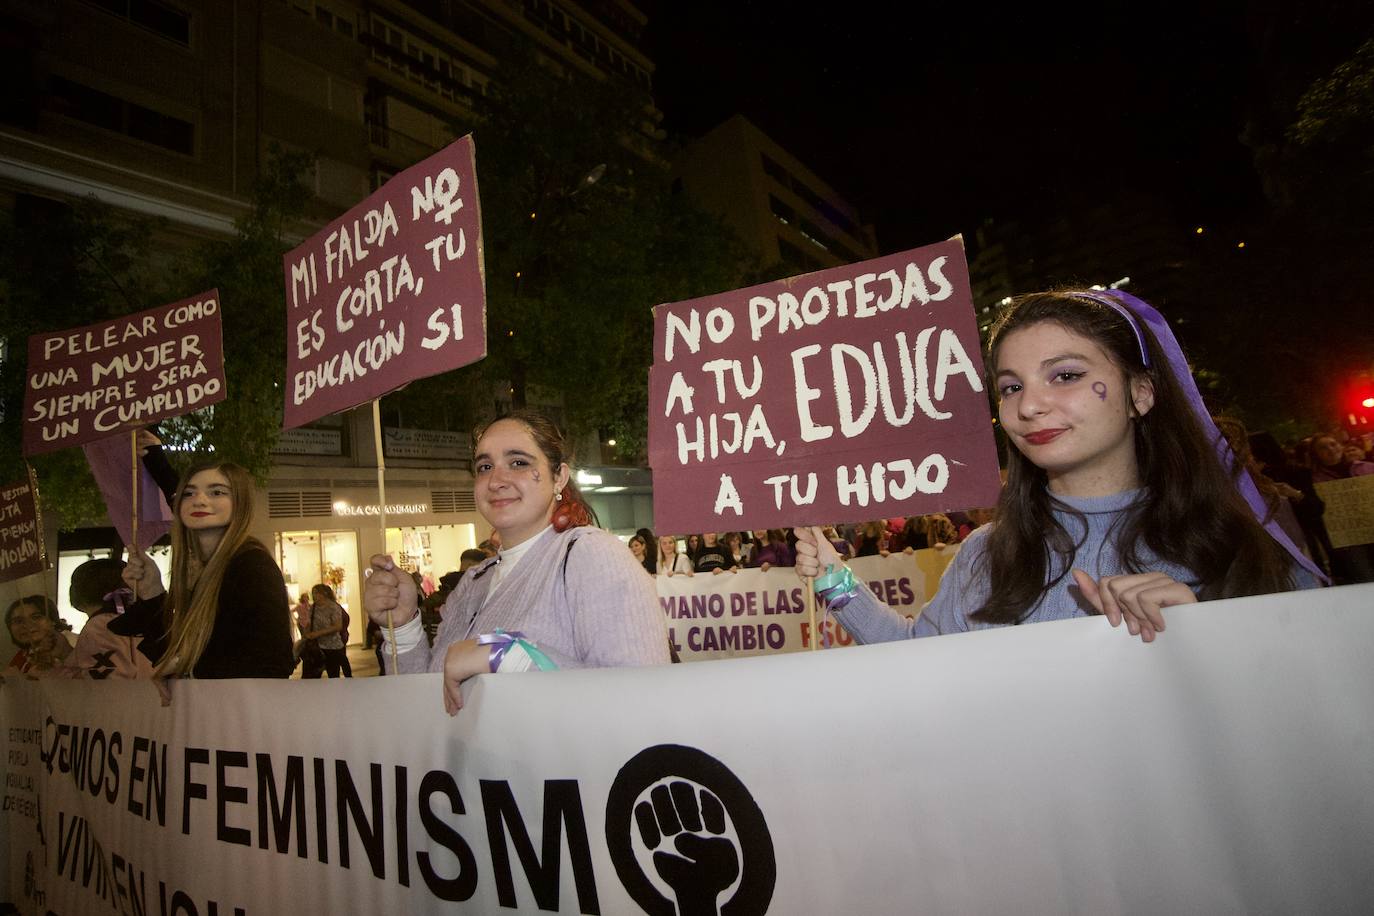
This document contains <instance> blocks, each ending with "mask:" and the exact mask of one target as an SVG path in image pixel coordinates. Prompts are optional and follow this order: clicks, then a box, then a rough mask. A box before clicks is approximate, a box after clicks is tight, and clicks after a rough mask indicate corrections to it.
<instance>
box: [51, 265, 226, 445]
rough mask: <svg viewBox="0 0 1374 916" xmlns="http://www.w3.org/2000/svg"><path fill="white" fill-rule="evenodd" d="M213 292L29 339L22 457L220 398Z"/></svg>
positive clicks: (221, 379)
mask: <svg viewBox="0 0 1374 916" xmlns="http://www.w3.org/2000/svg"><path fill="white" fill-rule="evenodd" d="M219 309H220V306H219V291H218V290H213V289H212V290H208V291H206V292H203V293H200V294H198V295H195V296H191V297H190V298H189V299H182V300H180V301H178V302H173V303H171V304H170V305H162V306H158V307H157V308H154V309H148V310H147V311H145V312H138V313H137V314H134V315H125V316H123V317H122V318H114V319H111V320H109V321H101V322H97V323H95V324H88V325H86V326H85V327H80V328H71V329H68V330H65V331H55V332H49V333H45V334H35V335H33V336H32V337H30V338H29V363H28V375H27V383H26V385H25V386H24V454H26V455H35V454H38V453H40V452H51V451H55V450H57V449H60V448H67V447H68V446H72V445H81V444H82V443H85V442H94V441H96V440H97V439H105V438H108V437H109V436H112V435H114V434H115V433H117V432H120V431H121V430H126V429H137V428H140V427H143V426H147V425H149V424H150V423H156V422H157V421H158V420H165V419H166V418H167V417H175V416H180V415H181V414H185V413H190V412H191V411H193V410H199V409H200V408H202V407H208V406H210V405H211V404H215V403H218V402H219V401H222V400H224V393H225V392H224V343H223V339H222V335H221V332H220V318H219Z"/></svg>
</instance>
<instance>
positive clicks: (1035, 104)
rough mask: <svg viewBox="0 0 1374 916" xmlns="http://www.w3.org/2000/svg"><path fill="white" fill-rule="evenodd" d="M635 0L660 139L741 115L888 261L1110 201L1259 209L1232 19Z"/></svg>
mask: <svg viewBox="0 0 1374 916" xmlns="http://www.w3.org/2000/svg"><path fill="white" fill-rule="evenodd" d="M1203 5H1204V6H1206V5H1207V4H1203ZM643 6H644V8H645V11H646V12H647V13H648V15H649V16H650V25H649V34H648V37H647V42H648V51H649V54H650V56H651V57H652V58H653V60H654V61H655V62H656V64H657V66H658V70H657V73H656V74H655V78H654V79H655V96H656V98H657V101H658V104H659V107H660V108H661V109H662V110H663V111H664V113H665V120H664V125H663V126H664V127H665V129H667V130H668V132H669V133H670V135H672V136H674V137H678V138H683V137H691V136H696V135H700V134H701V133H704V132H705V131H707V130H709V129H710V128H711V127H713V126H715V125H716V124H717V123H719V122H720V121H722V120H724V119H725V118H727V117H729V116H730V115H731V114H733V113H734V112H736V111H738V112H740V113H742V114H744V115H745V116H746V117H747V118H748V119H749V120H751V121H752V122H754V123H755V124H756V125H758V126H759V127H760V128H762V129H763V130H764V132H765V133H767V134H769V135H770V136H771V137H773V139H775V140H776V141H778V142H779V143H781V144H782V145H783V146H784V147H786V148H787V149H789V150H790V151H791V152H792V153H793V154H794V155H796V156H797V157H798V158H799V159H801V160H802V161H803V162H805V163H806V164H807V165H809V166H810V167H811V168H812V170H813V171H815V172H816V173H818V174H819V175H820V176H821V177H822V178H824V179H825V180H826V181H828V182H829V183H830V184H831V185H832V186H834V187H835V188H836V189H837V190H838V191H839V192H840V193H841V194H843V195H845V196H846V197H847V198H848V199H849V200H850V201H851V202H852V203H854V204H855V205H857V206H858V207H859V209H860V212H861V215H862V216H863V218H864V220H865V221H868V222H872V223H874V224H875V226H876V229H877V233H878V244H879V247H880V248H881V249H882V250H883V251H886V252H891V251H898V250H902V249H904V248H908V247H913V246H916V245H921V244H926V243H930V242H933V241H936V240H938V239H942V238H945V237H947V236H949V235H951V234H953V233H955V232H964V233H966V234H971V233H972V231H973V230H974V229H975V228H976V227H977V226H978V225H979V224H980V223H981V222H982V221H983V219H985V218H994V219H1003V218H1015V217H1024V216H1026V215H1027V214H1034V213H1036V212H1043V211H1047V210H1051V209H1054V208H1060V207H1078V206H1082V205H1084V204H1085V203H1091V202H1092V201H1093V200H1101V199H1110V198H1111V197H1112V196H1113V195H1116V194H1118V193H1120V192H1123V191H1137V192H1144V193H1147V194H1150V195H1154V196H1160V197H1163V198H1165V199H1167V200H1168V201H1169V202H1170V203H1171V204H1172V205H1173V209H1174V211H1175V213H1176V215H1177V216H1178V218H1180V219H1181V220H1183V221H1185V222H1193V221H1196V222H1199V223H1204V222H1209V221H1212V220H1214V219H1218V218H1219V219H1222V220H1223V221H1229V220H1231V219H1234V218H1239V216H1240V214H1243V213H1244V212H1245V211H1246V210H1247V209H1250V208H1253V207H1255V206H1256V205H1258V204H1259V202H1260V201H1261V194H1260V185H1259V182H1258V179H1257V178H1256V176H1255V170H1254V168H1253V165H1252V163H1251V156H1250V151H1249V150H1248V149H1247V148H1246V147H1245V146H1244V145H1243V144H1242V143H1241V141H1240V134H1241V131H1242V130H1243V128H1244V124H1245V116H1246V110H1247V108H1246V106H1247V103H1249V102H1250V101H1252V100H1253V98H1254V93H1255V89H1254V84H1253V81H1252V78H1251V75H1252V73H1253V71H1254V64H1253V62H1252V61H1253V60H1254V51H1253V47H1252V42H1251V40H1250V39H1249V37H1248V35H1247V27H1246V19H1245V17H1244V16H1243V15H1240V14H1238V13H1235V12H1229V13H1219V12H1207V11H1205V10H1203V11H1199V10H1198V9H1197V7H1196V5H1189V7H1188V8H1187V10H1186V12H1185V10H1184V8H1182V7H1180V8H1179V9H1178V10H1177V11H1176V12H1170V11H1168V10H1167V9H1165V8H1163V7H1162V6H1161V5H1159V4H1152V5H1148V6H1147V5H1139V4H1136V5H1134V6H1135V7H1136V9H1135V12H1134V14H1133V16H1131V17H1127V16H1126V15H1125V14H1123V13H1112V12H1110V11H1109V10H1107V8H1106V6H1105V5H1102V6H1098V7H1096V8H1095V10H1096V11H1095V12H1094V13H1093V14H1090V15H1089V14H1074V13H1070V12H1066V11H1062V10H1061V11H1055V10H1050V9H1047V7H1048V6H1051V5H1048V4H1036V5H1030V4H1026V5H1023V6H1022V7H1021V8H1020V9H1021V11H1020V12H1014V11H1002V10H999V9H996V8H989V7H988V6H986V5H983V4H939V5H936V4H926V3H919V4H909V5H907V6H908V8H906V9H905V11H902V12H893V6H894V4H886V3H885V4H877V3H867V2H846V3H839V4H832V5H831V6H830V7H829V9H831V10H832V12H828V13H826V14H824V15H820V14H817V15H815V16H810V15H808V14H806V13H805V12H803V11H802V9H801V6H800V5H798V4H781V3H755V2H740V3H696V2H693V3H683V2H659V3H654V2H646V3H644V4H643ZM1227 6H1231V4H1227ZM1147 16H1148V17H1149V18H1145V17H1147Z"/></svg>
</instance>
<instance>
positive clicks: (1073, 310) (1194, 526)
mask: <svg viewBox="0 0 1374 916" xmlns="http://www.w3.org/2000/svg"><path fill="white" fill-rule="evenodd" d="M1041 322H1053V323H1055V324H1058V325H1060V326H1061V327H1063V328H1064V329H1065V330H1068V331H1071V332H1072V333H1074V334H1078V335H1080V336H1082V337H1086V338H1087V339H1089V340H1091V341H1093V342H1094V343H1096V344H1097V345H1098V346H1099V347H1101V348H1102V350H1103V352H1104V353H1106V355H1107V357H1108V358H1109V359H1110V360H1111V361H1112V362H1113V363H1114V364H1115V365H1116V366H1117V367H1118V368H1119V369H1121V371H1122V372H1123V373H1125V375H1126V377H1127V379H1128V380H1130V381H1137V380H1140V379H1145V380H1148V381H1149V382H1150V384H1151V385H1153V386H1154V406H1153V407H1152V408H1151V409H1150V410H1149V411H1148V412H1147V413H1145V414H1144V415H1143V416H1138V417H1136V418H1135V419H1134V421H1133V423H1134V429H1135V451H1136V461H1137V465H1138V467H1139V471H1140V485H1141V486H1142V487H1143V488H1145V489H1146V490H1147V491H1148V495H1147V496H1146V498H1145V499H1143V500H1142V501H1141V502H1140V504H1139V505H1138V506H1136V507H1135V508H1134V509H1132V511H1131V512H1130V514H1129V515H1128V517H1127V518H1126V520H1125V521H1124V523H1123V524H1122V525H1121V526H1120V527H1119V528H1118V529H1117V531H1116V533H1115V540H1116V548H1117V551H1118V554H1119V555H1120V557H1121V559H1122V565H1123V566H1124V568H1125V569H1126V570H1128V571H1129V572H1146V571H1147V568H1146V557H1147V556H1148V555H1149V554H1153V555H1154V556H1157V557H1159V558H1160V559H1161V560H1164V561H1166V562H1169V563H1174V564H1177V565H1179V566H1182V567H1184V568H1186V569H1189V570H1192V572H1193V573H1194V574H1195V575H1196V576H1197V577H1198V579H1199V581H1200V582H1201V583H1202V588H1201V592H1200V597H1202V598H1203V599H1204V600H1207V599H1211V598H1230V597H1235V596H1239V595H1261V594H1268V593H1271V592H1280V591H1287V590H1289V589H1291V588H1292V587H1293V582H1292V574H1291V570H1290V565H1289V561H1288V555H1287V554H1286V553H1285V552H1284V550H1283V548H1282V547H1280V546H1279V545H1278V543H1277V542H1275V541H1274V540H1273V539H1272V538H1271V537H1270V536H1269V535H1268V534H1267V533H1266V532H1265V531H1264V529H1263V528H1261V527H1260V526H1259V523H1258V522H1257V521H1256V520H1255V518H1254V516H1253V515H1252V514H1251V512H1250V510H1249V507H1248V506H1247V505H1246V503H1245V501H1244V500H1243V499H1242V498H1241V496H1240V494H1239V493H1238V492H1237V490H1236V488H1235V486H1234V484H1233V483H1232V481H1231V479H1230V476H1229V475H1228V474H1227V473H1226V471H1225V469H1224V468H1223V467H1222V464H1221V461H1220V460H1219V459H1218V457H1217V452H1216V448H1215V446H1214V444H1213V442H1212V441H1211V438H1210V437H1209V436H1208V435H1207V434H1206V433H1204V431H1203V428H1202V425H1201V424H1200V422H1199V421H1198V419H1197V417H1196V416H1195V415H1194V414H1193V411H1192V409H1191V408H1190V407H1189V404H1188V401H1187V397H1186V395H1185V394H1184V392H1183V390H1182V389H1181V388H1180V387H1179V385H1178V383H1177V382H1176V381H1175V380H1174V377H1173V375H1172V373H1170V371H1169V368H1168V367H1169V363H1168V360H1167V359H1166V357H1165V355H1164V352H1163V350H1162V349H1161V348H1160V346H1159V344H1158V342H1157V341H1156V340H1155V338H1154V335H1153V334H1152V333H1151V332H1150V329H1149V327H1148V326H1146V325H1145V324H1144V323H1143V322H1141V323H1140V333H1141V335H1142V337H1141V340H1142V341H1143V344H1144V346H1145V348H1146V351H1147V352H1148V354H1149V357H1150V360H1149V362H1150V366H1149V367H1148V368H1147V367H1146V366H1145V364H1144V363H1143V361H1142V360H1141V355H1140V346H1141V344H1140V343H1139V342H1137V338H1136V334H1135V331H1134V330H1133V329H1132V327H1131V325H1130V323H1128V322H1127V320H1126V318H1125V317H1124V316H1122V315H1121V314H1119V313H1118V312H1117V311H1116V310H1114V309H1112V308H1111V307H1109V306H1106V305H1103V304H1101V303H1099V302H1094V301H1091V300H1087V299H1082V298H1077V296H1076V295H1075V291H1073V290H1063V291H1058V292H1047V293H1032V294H1031V295H1028V296H1021V297H1019V298H1017V299H1016V300H1015V301H1013V302H1012V303H1011V305H1010V306H1008V307H1007V309H1006V310H1005V311H1004V312H1003V313H1002V314H1001V315H1000V316H999V317H998V319H997V321H996V323H995V324H994V325H993V328H992V331H991V333H990V335H989V342H988V360H987V366H988V373H989V376H990V377H993V378H995V376H996V372H997V353H998V349H999V347H1000V346H1001V344H1002V341H1004V340H1005V339H1006V337H1007V336H1008V335H1009V334H1011V333H1012V332H1014V331H1018V330H1021V329H1023V328H1028V327H1031V326H1032V325H1035V324H1039V323H1041ZM989 388H990V390H996V384H995V383H990V385H989ZM1007 472H1008V473H1007V485H1006V486H1005V487H1004V488H1003V490H1002V495H1001V498H1000V500H999V501H998V504H997V523H996V524H995V525H993V526H992V527H991V530H990V531H989V534H988V540H987V545H986V550H984V551H983V554H982V556H981V557H980V558H979V564H980V575H982V576H983V577H984V578H985V579H986V581H988V582H989V583H991V589H990V592H989V595H988V599H987V601H986V602H985V603H984V605H983V606H982V608H980V609H979V610H978V611H976V612H975V613H973V614H972V615H970V616H971V618H972V619H973V620H976V621H979V622H982V623H1002V624H1007V623H1020V622H1022V621H1023V620H1025V619H1026V617H1027V616H1028V615H1029V613H1030V611H1031V609H1032V608H1033V607H1034V606H1035V604H1036V603H1037V602H1038V601H1039V600H1040V599H1041V598H1042V597H1043V596H1044V595H1045V594H1046V593H1048V592H1049V590H1050V589H1051V588H1053V587H1055V586H1056V585H1058V584H1059V582H1060V581H1062V580H1063V578H1064V577H1065V576H1066V575H1068V574H1069V568H1070V564H1071V562H1072V559H1073V556H1074V554H1075V552H1076V551H1077V549H1078V547H1079V546H1080V545H1079V544H1077V543H1075V542H1074V539H1073V538H1072V537H1071V536H1070V535H1069V532H1068V531H1067V530H1066V529H1065V528H1064V526H1063V525H1062V524H1060V522H1059V521H1058V520H1057V519H1056V518H1055V517H1054V512H1053V511H1052V510H1053V509H1054V508H1058V509H1060V510H1061V511H1063V510H1064V509H1065V508H1066V507H1065V506H1064V504H1063V503H1058V502H1056V501H1055V500H1054V498H1053V495H1052V494H1051V493H1050V492H1049V489H1048V477H1047V475H1046V473H1045V471H1044V470H1043V469H1041V468H1038V467H1036V466H1035V464H1033V463H1032V462H1031V461H1030V460H1029V459H1028V458H1026V457H1025V456H1024V455H1022V454H1021V452H1020V451H1019V450H1018V449H1017V448H1016V447H1015V446H1014V445H1013V444H1012V443H1011V442H1010V441H1008V442H1007ZM1070 514H1075V513H1073V512H1072V510H1070ZM1084 530H1085V531H1086V525H1085V526H1084ZM1051 554H1054V555H1055V556H1056V557H1057V558H1058V560H1059V562H1058V564H1057V566H1058V568H1059V570H1060V571H1059V574H1058V575H1057V576H1055V577H1054V578H1053V579H1051V578H1050V569H1051Z"/></svg>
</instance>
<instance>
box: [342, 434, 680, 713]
mask: <svg viewBox="0 0 1374 916" xmlns="http://www.w3.org/2000/svg"><path fill="white" fill-rule="evenodd" d="M475 439H476V443H475V445H474V447H473V459H472V463H473V477H474V478H475V482H474V486H473V497H474V499H475V501H476V503H477V511H479V512H480V513H481V514H482V517H483V518H484V519H486V520H487V522H489V523H490V524H491V526H492V527H493V528H495V529H496V531H497V532H498V533H499V534H500V536H501V552H500V553H499V554H498V555H497V556H496V557H494V558H492V559H489V560H487V561H486V562H485V563H482V564H481V565H479V566H474V567H473V568H472V569H470V570H469V571H468V574H467V575H465V576H463V578H462V580H461V581H459V583H458V586H457V588H455V589H454V590H453V593H452V594H451V595H449V597H448V601H447V603H446V604H445V606H444V613H443V623H441V624H440V625H439V632H438V634H437V635H436V636H435V639H434V645H433V647H432V648H431V647H430V646H429V644H428V643H427V642H426V640H425V638H424V632H423V630H422V629H421V625H420V618H419V614H418V613H417V600H416V594H415V584H414V582H413V581H412V580H411V578H410V576H408V575H406V573H405V571H404V570H401V569H398V568H397V567H396V566H395V564H394V561H393V560H392V558H391V557H389V556H383V555H378V556H374V557H373V558H372V561H371V570H370V575H369V577H368V580H367V586H366V587H365V588H364V589H363V605H364V607H366V609H367V612H368V615H369V616H370V617H371V618H372V620H374V621H375V622H377V623H378V624H380V625H381V626H382V627H383V632H384V633H385V632H386V631H385V627H386V625H387V617H388V614H390V615H391V617H392V622H393V624H394V626H395V640H396V651H397V654H398V668H399V671H400V672H402V673H409V672H421V671H441V672H443V675H444V681H443V683H444V708H445V709H447V710H448V712H449V713H450V714H453V713H456V712H457V711H458V710H459V709H460V708H461V707H462V705H463V694H462V691H461V685H462V682H463V681H465V680H466V679H467V678H469V677H472V676H473V675H476V674H482V673H487V672H496V671H502V672H506V671H521V670H527V669H529V668H532V667H533V668H539V669H541V670H548V669H551V668H600V667H615V666H629V665H658V664H666V663H667V662H668V630H667V625H666V624H665V622H664V617H663V612H662V610H660V608H659V603H658V595H657V593H656V591H655V588H654V580H653V579H652V578H650V577H649V576H646V575H644V568H643V567H642V566H640V565H639V563H638V562H636V560H635V559H634V557H632V556H631V555H630V553H629V551H628V550H626V549H625V546H624V545H623V544H621V543H620V541H619V540H618V539H617V538H615V537H614V536H613V535H611V534H608V533H606V532H604V531H602V530H600V529H599V528H594V527H591V524H590V519H589V518H587V516H586V512H585V509H583V507H582V506H581V505H580V504H579V500H578V497H577V488H576V486H575V485H574V484H573V483H572V479H571V477H572V474H571V470H570V469H569V467H568V461H569V459H570V458H571V453H570V450H569V448H568V445H567V443H566V441H565V440H564V438H563V435H562V433H560V432H559V430H558V427H557V426H555V425H554V424H553V423H552V422H551V421H550V420H548V418H546V417H544V416H542V415H540V414H538V413H535V412H533V411H527V410H518V411H515V412H513V413H510V414H508V415H506V416H504V417H502V418H500V419H498V420H495V421H494V422H492V423H490V424H488V425H487V426H486V427H484V428H482V429H479V430H478V432H477V434H476V436H475ZM387 638H391V637H390V636H388V637H387ZM382 656H383V658H384V659H385V662H386V666H387V668H388V669H389V668H390V667H391V652H390V647H385V649H384V651H383V653H382ZM388 673H394V672H391V671H388Z"/></svg>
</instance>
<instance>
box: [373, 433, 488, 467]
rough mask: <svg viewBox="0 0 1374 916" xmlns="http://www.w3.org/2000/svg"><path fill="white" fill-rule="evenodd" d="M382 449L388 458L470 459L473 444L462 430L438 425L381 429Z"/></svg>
mask: <svg viewBox="0 0 1374 916" xmlns="http://www.w3.org/2000/svg"><path fill="white" fill-rule="evenodd" d="M382 453H383V454H384V455H386V457H388V458H431V459H436V460H440V461H469V460H471V459H472V445H471V444H470V443H469V442H468V441H467V437H466V436H464V435H463V434H462V433H455V432H449V431H446V430H438V429H395V428H388V429H386V430H384V431H383V433H382Z"/></svg>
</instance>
